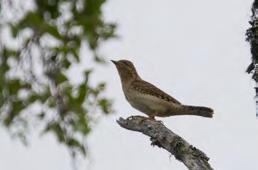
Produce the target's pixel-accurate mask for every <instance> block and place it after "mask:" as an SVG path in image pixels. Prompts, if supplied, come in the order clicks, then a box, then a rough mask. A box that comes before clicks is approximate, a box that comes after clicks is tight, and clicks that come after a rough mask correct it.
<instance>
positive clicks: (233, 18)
mask: <svg viewBox="0 0 258 170" xmlns="http://www.w3.org/2000/svg"><path fill="white" fill-rule="evenodd" d="M251 4H252V0H226V1H225V0H216V1H214V0H195V1H190V0H188V1H187V0H178V1H175V0H173V1H171V0H159V1H157V0H140V1H139V0H127V1H121V0H109V1H108V3H107V4H106V5H105V7H104V11H105V17H106V18H107V19H108V20H113V21H115V22H117V23H118V25H119V27H118V34H119V35H120V39H117V40H112V41H109V42H107V43H105V44H104V45H103V48H102V52H103V53H104V54H105V55H106V56H107V57H108V58H109V59H115V60H116V59H129V60H132V61H133V62H134V63H135V65H136V68H137V70H138V72H139V74H140V75H141V77H142V78H143V79H145V80H147V81H149V82H151V83H153V84H155V85H156V86H158V87H160V88H161V89H163V90H164V91H166V92H167V93H169V94H171V95H172V96H174V97H175V98H176V99H178V100H179V101H180V102H182V103H184V104H189V105H190V104H191V105H204V106H210V107H212V108H213V109H214V110H215V115H214V118H213V119H207V118H201V117H190V116H181V117H168V118H162V119H160V120H162V121H163V122H164V123H165V125H166V126H167V127H169V128H170V129H171V130H173V131H174V132H175V133H177V134H179V135H180V136H182V137H183V138H185V139H186V140H187V141H188V142H190V143H191V144H193V145H194V146H196V147H198V148H199V149H201V150H202V151H204V152H205V153H206V154H207V155H208V156H209V157H210V164H211V165H212V167H213V168H214V169H216V170H243V169H248V170H254V169H258V164H257V161H258V152H257V151H258V120H257V119H256V118H255V103H254V98H253V97H254V95H255V94H254V89H253V86H254V83H253V82H252V81H251V79H250V76H249V75H247V74H246V73H245V69H246V67H247V65H248V64H249V62H250V49H249V48H250V47H249V44H248V43H247V42H245V36H244V34H245V30H246V29H247V28H248V26H249V25H248V20H249V16H250V7H251ZM87 56H88V54H87V52H86V51H82V57H84V58H86V57H87ZM82 67H88V61H84V62H83V65H82V66H81V68H82ZM71 72H75V70H73V71H71ZM73 75H74V74H73ZM77 75H78V77H73V78H74V79H75V80H76V79H80V77H79V75H80V74H77ZM95 75H96V76H95V80H94V81H107V82H108V92H107V94H108V95H109V96H110V97H112V98H113V99H114V101H115V102H114V107H115V109H116V111H117V113H116V114H114V115H112V116H109V117H105V118H102V119H101V120H100V121H99V123H98V125H97V126H96V127H95V128H94V131H93V132H92V134H91V135H90V136H89V138H88V144H89V148H90V153H89V160H87V161H86V160H83V161H80V163H79V164H80V166H81V168H80V170H86V169H87V170H157V169H158V170H171V169H176V170H186V168H185V166H184V165H183V164H182V163H181V162H178V161H177V160H175V159H174V157H171V158H170V155H169V153H168V152H166V151H164V150H161V149H159V148H157V147H154V148H153V147H151V146H150V141H149V139H148V138H147V137H146V136H144V135H142V134H139V133H136V132H132V131H127V130H125V129H122V128H120V127H119V126H118V125H117V123H116V122H115V121H116V119H118V118H119V117H120V116H122V117H128V116H129V115H131V114H141V113H140V112H138V111H136V110H134V109H133V108H131V106H130V105H129V104H128V103H127V102H126V100H125V98H124V96H123V93H122V89H121V84H120V80H119V77H118V74H117V71H116V69H115V67H114V66H113V65H112V64H109V65H108V66H104V67H103V66H99V67H98V69H97V70H96V74H95ZM17 169H18V170H71V161H70V159H69V155H68V153H67V150H66V149H65V148H64V147H63V146H60V145H59V144H58V143H57V142H56V140H55V139H54V138H53V136H51V135H46V136H44V137H42V138H38V137H37V136H32V137H31V145H30V146H29V147H28V148H25V147H23V145H22V144H20V143H19V142H18V141H13V140H11V139H10V138H9V136H8V134H7V133H6V132H5V131H4V130H2V129H1V130H0V170H17Z"/></svg>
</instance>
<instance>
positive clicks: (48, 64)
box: [0, 0, 116, 156]
mask: <svg viewBox="0 0 258 170" xmlns="http://www.w3.org/2000/svg"><path fill="white" fill-rule="evenodd" d="M104 3H105V0H26V1H22V0H0V10H1V13H0V14H1V15H0V34H1V36H0V89H1V92H0V124H1V126H2V127H3V128H6V129H7V130H8V132H9V133H10V134H11V136H14V137H18V139H20V140H21V141H23V142H24V143H25V144H26V143H27V139H28V135H29V134H30V133H31V132H37V133H39V134H45V133H51V134H54V135H55V136H56V139H57V140H58V141H59V142H60V143H62V144H63V145H64V146H66V147H67V148H68V149H69V151H70V153H71V154H72V155H73V156H76V155H78V154H79V155H83V156H86V152H87V149H86V145H85V139H86V136H87V135H88V134H89V132H90V131H91V129H92V124H93V122H95V121H94V114H96V113H98V114H99V115H106V114H109V113H111V112H112V108H111V107H112V106H111V100H110V99H109V98H107V97H105V95H104V94H103V93H104V91H105V83H104V82H98V84H97V85H94V86H93V85H92V83H91V81H90V80H91V79H94V75H92V72H93V68H87V66H85V70H84V77H83V81H82V82H81V83H78V84H74V83H72V82H71V81H70V80H69V77H68V76H67V71H68V70H69V69H70V68H71V67H72V66H73V65H75V64H78V63H80V62H81V57H80V50H81V48H82V46H83V45H85V46H87V49H89V50H90V51H91V54H92V56H88V57H91V58H92V60H94V61H95V64H96V65H97V64H104V63H105V59H104V58H103V57H101V56H100V54H99V46H100V43H101V42H103V41H106V40H109V39H111V38H113V37H115V28H116V25H115V24H114V23H111V22H106V21H105V20H104V19H103V14H102V6H103V4H104Z"/></svg>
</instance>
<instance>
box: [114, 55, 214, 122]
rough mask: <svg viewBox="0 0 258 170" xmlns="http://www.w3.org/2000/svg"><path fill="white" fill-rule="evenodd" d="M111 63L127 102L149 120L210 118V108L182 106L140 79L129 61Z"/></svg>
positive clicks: (211, 112)
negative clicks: (170, 117)
mask: <svg viewBox="0 0 258 170" xmlns="http://www.w3.org/2000/svg"><path fill="white" fill-rule="evenodd" d="M111 61H112V62H113V63H114V64H115V66H116V68H117V70H118V73H119V76H120V79H121V83H122V89H123V92H124V95H125V97H126V99H127V101H128V102H129V103H130V104H131V106H132V107H134V108H135V109H137V110H139V111H141V112H143V113H145V114H147V115H148V116H149V118H151V119H155V116H159V117H167V116H173V115H197V116H203V117H212V115H213V110H212V109H211V108H208V107H202V106H188V105H183V104H181V103H180V102H179V101H177V100H176V99H174V98H173V97H171V96H170V95H168V94H167V93H165V92H163V91H162V90H160V89H159V88H157V87H155V86H154V85H152V84H151V83H148V82H146V81H144V80H143V79H141V78H140V76H139V75H138V73H137V71H136V69H135V67H134V65H133V63H132V62H131V61H128V60H119V61H114V60H111Z"/></svg>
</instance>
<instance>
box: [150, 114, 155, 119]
mask: <svg viewBox="0 0 258 170" xmlns="http://www.w3.org/2000/svg"><path fill="white" fill-rule="evenodd" d="M148 119H150V120H156V119H155V116H154V114H151V115H149V117H148Z"/></svg>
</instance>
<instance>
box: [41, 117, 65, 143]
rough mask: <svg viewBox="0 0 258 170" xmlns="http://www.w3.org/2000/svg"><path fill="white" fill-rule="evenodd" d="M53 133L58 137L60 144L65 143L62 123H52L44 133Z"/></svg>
mask: <svg viewBox="0 0 258 170" xmlns="http://www.w3.org/2000/svg"><path fill="white" fill-rule="evenodd" d="M49 131H52V132H54V134H55V135H56V137H57V139H58V141H59V142H65V136H66V133H65V131H64V130H63V129H62V128H61V126H60V122H51V123H49V124H48V125H47V127H46V128H45V130H44V132H49Z"/></svg>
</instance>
